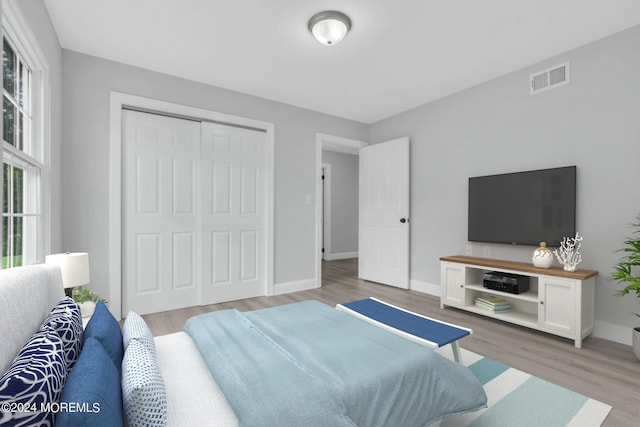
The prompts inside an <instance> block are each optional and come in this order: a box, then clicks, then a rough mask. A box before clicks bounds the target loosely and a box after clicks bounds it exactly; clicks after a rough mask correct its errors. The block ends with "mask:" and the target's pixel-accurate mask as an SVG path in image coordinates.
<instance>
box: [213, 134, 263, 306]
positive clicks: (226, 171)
mask: <svg viewBox="0 0 640 427" xmlns="http://www.w3.org/2000/svg"><path fill="white" fill-rule="evenodd" d="M201 159H202V160H201V162H202V163H201V165H202V177H203V179H202V180H203V185H202V189H203V191H202V210H203V212H202V258H203V266H204V268H203V271H202V302H201V303H202V304H213V303H217V302H221V301H231V300H237V299H242V298H251V297H255V296H259V295H265V294H266V291H267V280H266V277H267V276H266V257H267V241H268V239H267V232H266V231H267V216H266V206H267V205H266V194H267V188H266V186H267V180H266V134H265V133H264V132H260V131H256V130H250V129H243V128H238V127H232V126H225V125H221V124H213V123H203V124H202V153H201Z"/></svg>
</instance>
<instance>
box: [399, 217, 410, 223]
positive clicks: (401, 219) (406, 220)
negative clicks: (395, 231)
mask: <svg viewBox="0 0 640 427" xmlns="http://www.w3.org/2000/svg"><path fill="white" fill-rule="evenodd" d="M408 221H409V220H408V219H406V218H400V222H401V223H403V224H404V223H405V222H408Z"/></svg>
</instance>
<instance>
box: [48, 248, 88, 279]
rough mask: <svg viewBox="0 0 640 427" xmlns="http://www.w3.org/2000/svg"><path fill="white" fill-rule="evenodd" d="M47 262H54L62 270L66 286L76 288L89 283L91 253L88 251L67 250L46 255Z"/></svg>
mask: <svg viewBox="0 0 640 427" xmlns="http://www.w3.org/2000/svg"><path fill="white" fill-rule="evenodd" d="M45 263H46V264H54V265H57V266H59V267H60V270H61V271H62V284H63V286H64V287H65V288H75V287H76V286H83V285H87V284H89V254H88V253H86V252H66V253H61V254H51V255H47V256H46V257H45Z"/></svg>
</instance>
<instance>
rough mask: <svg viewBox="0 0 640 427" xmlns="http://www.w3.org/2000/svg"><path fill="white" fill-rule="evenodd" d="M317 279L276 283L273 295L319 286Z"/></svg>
mask: <svg viewBox="0 0 640 427" xmlns="http://www.w3.org/2000/svg"><path fill="white" fill-rule="evenodd" d="M319 287H320V284H319V283H318V281H317V280H316V279H305V280H294V281H292V282H284V283H276V284H274V285H273V295H282V294H288V293H289V292H298V291H306V290H309V289H316V288H319Z"/></svg>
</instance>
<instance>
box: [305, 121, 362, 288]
mask: <svg viewBox="0 0 640 427" xmlns="http://www.w3.org/2000/svg"><path fill="white" fill-rule="evenodd" d="M367 145H369V143H368V142H366V141H358V140H356V139H349V138H343V137H341V136H335V135H327V134H324V133H316V253H315V257H316V274H315V281H316V288H319V287H320V286H322V232H323V230H322V228H323V227H322V150H327V151H337V152H341V153H348V154H358V152H359V151H360V149H361V148H362V147H366V146H367Z"/></svg>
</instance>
